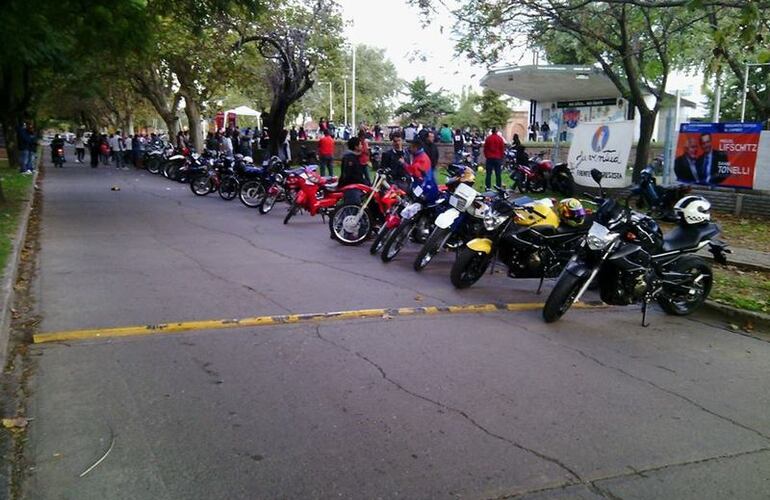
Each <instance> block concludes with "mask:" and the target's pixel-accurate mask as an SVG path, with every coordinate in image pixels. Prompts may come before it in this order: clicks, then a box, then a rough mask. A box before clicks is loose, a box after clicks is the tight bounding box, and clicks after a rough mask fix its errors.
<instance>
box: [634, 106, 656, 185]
mask: <svg viewBox="0 0 770 500" xmlns="http://www.w3.org/2000/svg"><path fill="white" fill-rule="evenodd" d="M637 111H638V112H639V142H638V143H637V144H636V161H635V162H634V173H633V176H632V179H633V181H634V182H639V176H640V175H641V173H642V170H644V167H646V166H647V164H648V163H649V161H650V145H651V143H652V133H653V131H654V130H655V117H656V116H657V114H658V112H657V110H648V111H643V110H641V109H639V108H638V107H637Z"/></svg>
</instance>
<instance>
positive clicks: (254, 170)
mask: <svg viewBox="0 0 770 500" xmlns="http://www.w3.org/2000/svg"><path fill="white" fill-rule="evenodd" d="M262 172H263V170H262V168H261V167H251V166H245V167H243V173H244V174H247V175H262Z"/></svg>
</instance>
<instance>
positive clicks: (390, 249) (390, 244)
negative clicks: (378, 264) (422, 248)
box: [380, 220, 414, 262]
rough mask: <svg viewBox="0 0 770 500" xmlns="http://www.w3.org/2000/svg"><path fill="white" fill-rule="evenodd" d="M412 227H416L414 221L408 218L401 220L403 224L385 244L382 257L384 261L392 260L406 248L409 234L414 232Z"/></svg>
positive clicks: (392, 233)
mask: <svg viewBox="0 0 770 500" xmlns="http://www.w3.org/2000/svg"><path fill="white" fill-rule="evenodd" d="M412 229H414V221H412V220H408V221H401V224H399V225H398V227H397V228H396V229H394V230H393V231H392V232H391V234H390V236H389V237H388V239H387V241H386V242H385V246H383V247H382V254H381V255H380V258H381V259H382V261H383V262H390V261H391V260H393V259H395V258H396V256H397V255H398V254H399V252H401V249H402V248H404V244H405V243H406V241H407V240H408V239H409V234H410V233H411V232H412Z"/></svg>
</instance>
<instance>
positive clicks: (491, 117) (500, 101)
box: [479, 89, 511, 130]
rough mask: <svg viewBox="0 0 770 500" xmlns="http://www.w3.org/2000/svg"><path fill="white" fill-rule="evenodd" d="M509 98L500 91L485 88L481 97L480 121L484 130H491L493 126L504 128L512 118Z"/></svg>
mask: <svg viewBox="0 0 770 500" xmlns="http://www.w3.org/2000/svg"><path fill="white" fill-rule="evenodd" d="M508 102H509V100H508V99H506V98H504V97H503V96H502V95H501V94H499V93H498V92H495V91H494V90H490V89H484V92H483V93H482V94H481V97H480V98H479V104H480V106H481V113H480V116H479V123H480V125H481V129H482V130H489V129H491V128H492V127H497V128H500V129H502V128H503V127H505V124H506V123H508V120H509V119H510V118H511V108H510V107H509V106H508Z"/></svg>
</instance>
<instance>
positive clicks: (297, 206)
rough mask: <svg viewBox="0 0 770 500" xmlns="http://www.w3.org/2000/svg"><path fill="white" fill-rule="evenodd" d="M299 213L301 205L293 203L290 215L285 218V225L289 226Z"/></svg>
mask: <svg viewBox="0 0 770 500" xmlns="http://www.w3.org/2000/svg"><path fill="white" fill-rule="evenodd" d="M297 212H299V205H297V204H296V203H292V204H291V206H290V207H289V213H287V214H286V217H284V218H283V223H284V224H288V223H289V221H290V220H291V218H292V217H294V216H295V215H297Z"/></svg>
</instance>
